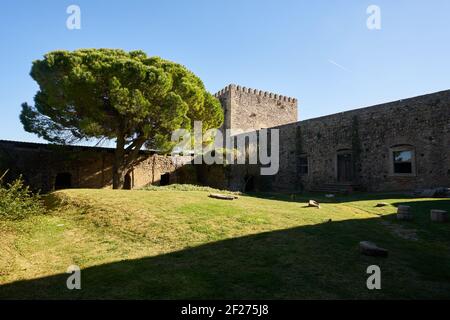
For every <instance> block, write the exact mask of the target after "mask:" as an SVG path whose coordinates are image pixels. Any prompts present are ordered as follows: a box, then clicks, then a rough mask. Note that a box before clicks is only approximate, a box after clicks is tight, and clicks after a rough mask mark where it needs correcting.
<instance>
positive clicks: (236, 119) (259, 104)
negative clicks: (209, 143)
mask: <svg viewBox="0 0 450 320" xmlns="http://www.w3.org/2000/svg"><path fill="white" fill-rule="evenodd" d="M215 96H216V97H217V98H218V99H219V100H220V102H221V103H222V107H223V109H224V115H225V119H224V125H223V128H225V129H232V130H236V129H240V130H242V132H249V131H254V130H259V129H261V128H270V127H274V126H279V125H283V124H287V123H293V122H296V121H297V99H295V98H291V97H286V96H282V95H279V94H275V93H271V92H267V91H261V90H256V89H251V88H246V87H241V86H236V85H234V84H230V85H228V86H227V87H225V88H224V89H222V90H221V91H219V92H218V93H216V95H215Z"/></svg>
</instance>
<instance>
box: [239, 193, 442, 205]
mask: <svg viewBox="0 0 450 320" xmlns="http://www.w3.org/2000/svg"><path fill="white" fill-rule="evenodd" d="M245 195H246V196H249V197H255V198H261V199H269V200H278V201H288V202H305V203H307V202H308V200H316V201H318V202H321V203H344V202H355V201H376V200H378V201H380V202H381V201H383V200H389V199H400V200H402V199H404V200H413V199H417V200H420V199H421V198H418V197H415V196H413V195H411V194H409V193H406V192H389V193H368V192H354V193H351V194H334V196H333V197H329V198H328V197H326V193H321V192H303V193H291V192H286V193H279V192H278V193H276V192H249V193H246V194H245ZM423 199H429V198H423ZM434 199H436V200H442V201H450V199H449V198H434ZM418 202H420V201H418ZM399 204H402V203H399ZM447 209H450V204H449V205H448V206H447Z"/></svg>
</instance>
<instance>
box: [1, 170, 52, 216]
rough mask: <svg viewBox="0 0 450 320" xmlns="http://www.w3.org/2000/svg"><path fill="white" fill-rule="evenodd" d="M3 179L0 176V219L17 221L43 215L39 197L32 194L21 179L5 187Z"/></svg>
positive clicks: (43, 208)
mask: <svg viewBox="0 0 450 320" xmlns="http://www.w3.org/2000/svg"><path fill="white" fill-rule="evenodd" d="M3 178H4V175H3V177H1V176H0V219H7V220H19V219H23V218H25V217H27V216H30V215H35V214H42V213H45V207H44V204H43V201H42V200H41V197H40V195H39V194H34V193H32V192H31V190H30V189H29V187H28V186H26V185H25V184H24V182H23V179H22V178H21V177H20V178H18V179H16V180H14V181H13V182H11V183H8V184H6V185H3V181H2V180H3Z"/></svg>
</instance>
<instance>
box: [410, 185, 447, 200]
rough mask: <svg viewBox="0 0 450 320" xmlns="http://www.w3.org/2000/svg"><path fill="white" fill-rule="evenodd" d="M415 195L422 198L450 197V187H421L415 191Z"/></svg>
mask: <svg viewBox="0 0 450 320" xmlns="http://www.w3.org/2000/svg"><path fill="white" fill-rule="evenodd" d="M413 195H414V196H417V197H422V198H450V188H447V187H439V188H432V189H420V190H416V191H414V193H413Z"/></svg>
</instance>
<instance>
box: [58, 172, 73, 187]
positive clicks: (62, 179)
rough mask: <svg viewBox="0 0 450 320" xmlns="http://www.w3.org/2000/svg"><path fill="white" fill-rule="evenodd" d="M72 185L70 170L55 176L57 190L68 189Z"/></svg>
mask: <svg viewBox="0 0 450 320" xmlns="http://www.w3.org/2000/svg"><path fill="white" fill-rule="evenodd" d="M71 187H72V175H71V174H70V173H68V172H60V173H58V174H57V175H56V178H55V190H60V189H68V188H71Z"/></svg>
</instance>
